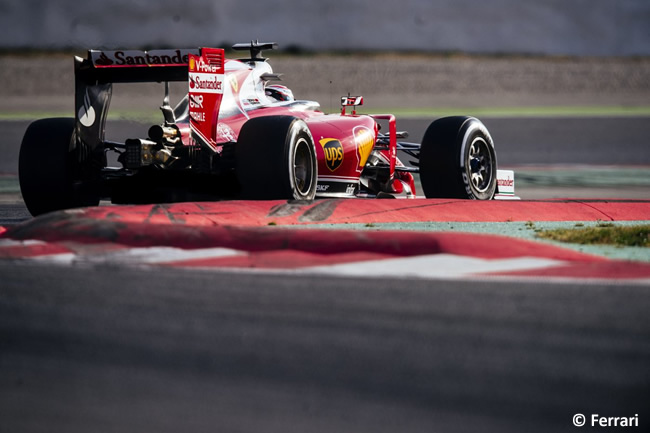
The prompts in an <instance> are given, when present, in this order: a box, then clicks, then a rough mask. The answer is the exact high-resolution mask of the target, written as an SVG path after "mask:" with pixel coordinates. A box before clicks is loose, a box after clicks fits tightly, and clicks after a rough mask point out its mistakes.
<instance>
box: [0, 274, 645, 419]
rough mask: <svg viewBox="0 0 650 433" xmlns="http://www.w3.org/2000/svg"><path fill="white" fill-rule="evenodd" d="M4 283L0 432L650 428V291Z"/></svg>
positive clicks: (188, 281) (226, 282)
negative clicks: (598, 420)
mask: <svg viewBox="0 0 650 433" xmlns="http://www.w3.org/2000/svg"><path fill="white" fill-rule="evenodd" d="M0 273H1V274H2V276H3V289H2V292H1V293H2V302H0V324H1V333H2V334H1V335H2V346H3V348H2V355H1V356H0V384H1V387H0V389H1V390H2V392H1V393H0V404H1V405H2V408H3V417H2V418H3V431H44V430H46V431H69V432H77V431H79V432H82V431H96V432H103V431H107V432H108V431H156V432H166V431H169V432H176V431H265V432H275V431H277V432H287V431H291V432H292V431H296V432H298V431H311V432H320V431H322V432H331V431H340V432H347V431H349V432H359V431H376V432H379V431H387V432H388V431H392V432H394V431H445V432H469V431H489V432H521V431H529V432H534V431H535V432H536V431H539V432H549V431H554V432H557V431H574V427H573V424H572V417H573V415H574V414H576V413H583V414H586V415H587V416H588V417H589V416H590V414H600V415H605V416H634V415H635V414H638V415H639V419H640V422H641V425H642V426H647V422H648V419H649V418H648V417H649V416H650V412H649V411H648V409H649V408H648V404H647V402H648V401H650V375H649V371H648V365H650V346H649V342H648V341H649V339H648V331H649V329H650V319H649V316H648V314H647V307H648V305H649V304H650V292H648V290H647V286H639V285H629V286H626V285H623V284H621V285H614V286H612V285H607V286H600V285H594V284H580V283H578V284H575V283H572V284H559V285H558V284H545V283H543V282H534V283H523V282H516V283H504V282H498V281H493V282H490V281H483V282H478V281H421V280H391V279H382V280H369V279H366V278H361V279H346V278H331V279H325V278H323V279H314V278H309V277H300V276H297V277H295V278H286V277H285V276H274V275H269V274H264V275H255V274H232V273H220V272H218V273H214V272H201V271H192V272H187V271H172V270H168V269H167V270H165V269H161V270H157V271H155V272H150V271H146V270H142V269H133V268H128V267H126V268H125V267H121V268H106V267H91V268H84V269H80V268H65V269H60V268H57V267H50V266H39V265H31V266H25V265H18V266H16V265H11V264H6V263H0ZM587 431H589V429H587Z"/></svg>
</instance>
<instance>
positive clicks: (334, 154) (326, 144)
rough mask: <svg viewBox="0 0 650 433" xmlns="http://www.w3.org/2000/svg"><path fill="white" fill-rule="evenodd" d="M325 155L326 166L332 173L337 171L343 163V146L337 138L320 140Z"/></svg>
mask: <svg viewBox="0 0 650 433" xmlns="http://www.w3.org/2000/svg"><path fill="white" fill-rule="evenodd" d="M320 145H321V146H323V153H325V165H326V166H327V168H329V169H330V171H335V170H336V169H337V168H339V167H340V166H341V164H342V163H343V146H342V145H341V142H340V141H338V140H337V139H336V138H323V139H322V140H320Z"/></svg>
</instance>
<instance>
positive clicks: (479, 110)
mask: <svg viewBox="0 0 650 433" xmlns="http://www.w3.org/2000/svg"><path fill="white" fill-rule="evenodd" d="M358 111H359V112H360V113H361V112H364V113H368V114H378V113H391V114H395V115H396V116H401V117H443V116H452V115H467V116H477V117H592V116H597V117H600V116H602V117H605V116H607V117H611V116H650V106H637V107H623V106H574V107H562V106H556V107H474V108H471V107H464V108H451V107H433V108H392V109H390V108H387V109H375V108H372V109H368V110H364V109H363V107H359V110H358Z"/></svg>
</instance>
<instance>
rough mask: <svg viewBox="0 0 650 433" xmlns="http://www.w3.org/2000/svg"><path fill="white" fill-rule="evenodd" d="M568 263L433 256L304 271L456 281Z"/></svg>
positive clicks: (527, 259) (530, 259) (319, 267)
mask: <svg viewBox="0 0 650 433" xmlns="http://www.w3.org/2000/svg"><path fill="white" fill-rule="evenodd" d="M564 264H565V262H562V261H558V260H551V259H542V258H536V257H518V258H512V259H479V258H474V257H465V256H457V255H453V254H432V255H426V256H414V257H404V258H399V259H385V260H373V261H367V262H355V263H345V264H340V265H330V266H314V267H310V268H303V269H301V271H304V272H307V273H326V274H335V275H340V276H355V277H361V276H368V275H372V276H373V277H404V276H408V277H419V278H454V277H463V276H471V275H475V274H485V273H492V272H513V271H526V270H534V269H543V268H549V267H554V266H561V265H564Z"/></svg>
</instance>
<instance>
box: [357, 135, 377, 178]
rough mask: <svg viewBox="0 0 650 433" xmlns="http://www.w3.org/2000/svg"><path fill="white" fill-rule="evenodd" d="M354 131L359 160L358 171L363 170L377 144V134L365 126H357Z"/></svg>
mask: <svg viewBox="0 0 650 433" xmlns="http://www.w3.org/2000/svg"><path fill="white" fill-rule="evenodd" d="M352 133H353V134H354V143H355V144H356V145H357V160H358V161H359V166H358V167H357V171H362V170H363V168H364V167H365V166H366V161H368V157H369V156H370V153H371V152H372V148H373V147H374V145H375V135H374V134H373V133H372V131H370V129H368V128H366V127H365V126H357V127H356V128H354V129H353V130H352Z"/></svg>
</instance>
